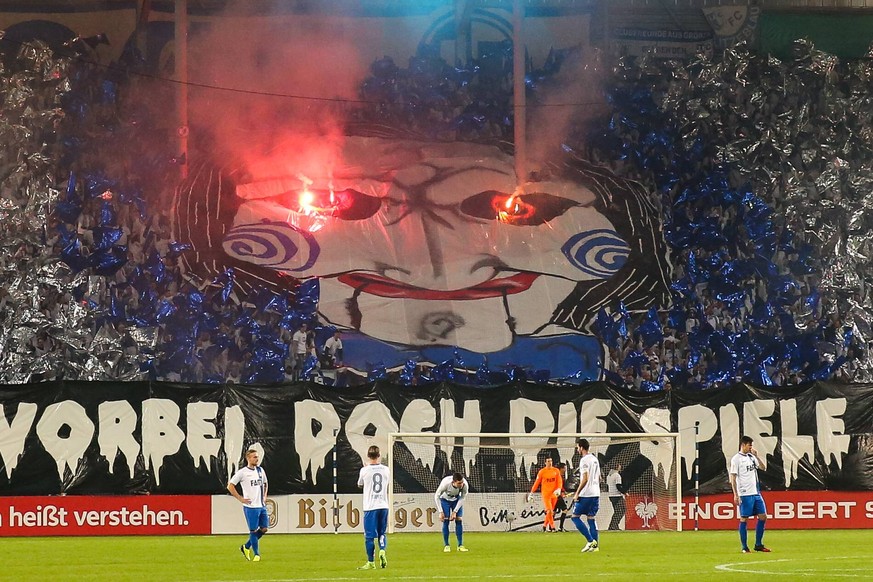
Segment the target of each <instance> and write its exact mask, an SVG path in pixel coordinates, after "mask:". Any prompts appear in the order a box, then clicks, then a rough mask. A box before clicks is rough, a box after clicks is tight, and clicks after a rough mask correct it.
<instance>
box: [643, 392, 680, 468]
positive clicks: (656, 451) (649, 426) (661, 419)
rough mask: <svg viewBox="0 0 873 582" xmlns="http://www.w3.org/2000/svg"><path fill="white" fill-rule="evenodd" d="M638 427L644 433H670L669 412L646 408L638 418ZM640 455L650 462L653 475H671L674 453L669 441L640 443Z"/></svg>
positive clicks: (663, 409)
mask: <svg viewBox="0 0 873 582" xmlns="http://www.w3.org/2000/svg"><path fill="white" fill-rule="evenodd" d="M640 426H642V427H643V430H644V431H645V432H670V430H669V427H670V411H669V410H667V409H666V408H648V409H646V410H645V411H644V412H643V414H642V416H640ZM640 454H641V455H642V456H644V457H645V458H647V459H649V461H651V462H652V470H653V471H654V472H655V475H657V474H658V473H659V471H663V473H664V475H672V474H673V463H674V462H675V461H676V451H674V450H673V445H672V443H671V442H670V441H667V440H663V439H662V440H658V441H641V442H640Z"/></svg>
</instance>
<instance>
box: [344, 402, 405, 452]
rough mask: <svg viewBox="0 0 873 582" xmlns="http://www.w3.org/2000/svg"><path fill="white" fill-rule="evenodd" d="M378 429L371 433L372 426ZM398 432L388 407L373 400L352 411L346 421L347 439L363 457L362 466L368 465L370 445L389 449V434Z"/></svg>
mask: <svg viewBox="0 0 873 582" xmlns="http://www.w3.org/2000/svg"><path fill="white" fill-rule="evenodd" d="M371 425H372V426H374V427H376V431H375V432H374V433H372V435H371V433H370V430H369V427H370V426H371ZM391 432H397V423H396V422H394V419H393V418H391V411H390V410H388V407H387V406H385V405H384V404H382V403H381V402H379V401H378V400H373V401H371V402H364V403H363V404H359V405H357V406H355V407H354V409H352V413H351V414H350V415H349V418H348V420H346V439H348V441H349V444H350V445H352V449H353V450H355V451H357V452H358V454H360V455H361V464H362V465H366V464H367V462H368V461H367V449H368V448H370V445H376V446H377V447H379V449H380V450H382V451H385V450H387V449H388V433H391Z"/></svg>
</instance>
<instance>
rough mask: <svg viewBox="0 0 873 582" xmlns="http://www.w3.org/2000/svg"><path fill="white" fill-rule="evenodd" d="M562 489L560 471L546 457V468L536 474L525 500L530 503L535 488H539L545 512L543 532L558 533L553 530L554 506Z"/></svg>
mask: <svg viewBox="0 0 873 582" xmlns="http://www.w3.org/2000/svg"><path fill="white" fill-rule="evenodd" d="M563 487H564V478H563V477H562V476H561V471H560V470H559V469H558V468H557V467H555V466H553V465H552V458H551V457H546V466H545V467H543V468H542V469H540V470H539V472H538V473H537V478H536V481H534V484H533V486H531V488H530V493H529V494H528V496H527V500H528V501H530V500H531V499H532V498H533V494H534V493H535V492H536V490H537V488H540V493H541V494H542V498H543V507H544V508H545V510H546V516H545V519H543V531H558V530H557V529H555V505H556V504H557V501H558V496H560V495H561V489H563Z"/></svg>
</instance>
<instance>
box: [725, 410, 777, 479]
mask: <svg viewBox="0 0 873 582" xmlns="http://www.w3.org/2000/svg"><path fill="white" fill-rule="evenodd" d="M774 412H776V401H774V400H752V401H751V402H746V403H744V404H743V434H745V435H747V436H750V437H752V438H753V439H755V449H757V451H758V456H759V457H760V458H761V461H762V462H763V463H764V468H766V466H767V460H768V459H767V457H769V456H772V455H773V452H774V451H775V450H776V445H777V443H778V441H779V439H777V438H776V437H774V436H766V435H772V434H773V423H772V422H770V421H768V420H764V419H765V418H769V417H771V416H773V413H774ZM722 426H724V425H722ZM722 439H724V434H722ZM734 442H735V443H736V447H735V448H739V446H740V439H739V438H738V439H736V440H735V441H734ZM734 452H736V451H734ZM733 454H734V453H731V456H730V457H728V456H726V457H725V459H726V460H728V462H730V458H731V457H732V456H733Z"/></svg>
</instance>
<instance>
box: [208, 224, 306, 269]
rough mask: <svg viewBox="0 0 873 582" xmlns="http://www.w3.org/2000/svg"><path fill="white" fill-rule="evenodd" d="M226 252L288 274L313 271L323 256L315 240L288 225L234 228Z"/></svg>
mask: <svg viewBox="0 0 873 582" xmlns="http://www.w3.org/2000/svg"><path fill="white" fill-rule="evenodd" d="M222 248H223V249H224V252H225V253H226V254H227V255H228V256H230V257H233V258H235V259H239V260H241V261H247V262H249V263H254V264H256V265H261V266H263V267H269V268H271V269H282V270H285V271H305V270H307V269H309V268H311V267H312V265H314V264H315V261H316V260H317V259H318V255H319V254H320V252H321V249H320V247H319V246H318V242H317V241H316V240H315V237H313V236H312V235H311V234H310V233H308V232H306V231H305V230H300V229H297V228H294V227H293V226H291V225H289V224H288V223H286V222H262V223H259V224H244V225H241V226H237V227H234V228H233V229H231V230H230V231H229V232H228V233H227V234H226V235H225V237H224V241H223V242H222Z"/></svg>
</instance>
